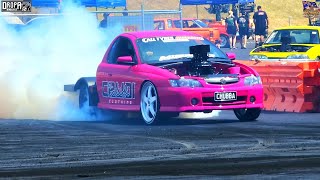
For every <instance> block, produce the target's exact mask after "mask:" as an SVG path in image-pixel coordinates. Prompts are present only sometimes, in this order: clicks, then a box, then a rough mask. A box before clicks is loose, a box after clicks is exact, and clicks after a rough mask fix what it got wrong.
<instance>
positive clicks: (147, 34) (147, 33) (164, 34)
mask: <svg viewBox="0 0 320 180" xmlns="http://www.w3.org/2000/svg"><path fill="white" fill-rule="evenodd" d="M125 34H126V35H131V36H134V37H135V38H137V39H138V38H150V37H167V36H197V37H200V35H198V34H194V33H191V32H187V31H180V30H177V31H161V30H160V31H159V30H153V31H135V32H126V33H123V34H122V35H125Z"/></svg>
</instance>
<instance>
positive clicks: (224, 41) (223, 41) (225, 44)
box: [220, 34, 229, 48]
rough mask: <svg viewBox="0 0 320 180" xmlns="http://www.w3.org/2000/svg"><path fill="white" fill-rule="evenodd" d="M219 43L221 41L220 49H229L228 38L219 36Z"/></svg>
mask: <svg viewBox="0 0 320 180" xmlns="http://www.w3.org/2000/svg"><path fill="white" fill-rule="evenodd" d="M220 41H221V44H220V47H222V48H228V47H229V37H228V36H226V35H224V34H222V35H220Z"/></svg>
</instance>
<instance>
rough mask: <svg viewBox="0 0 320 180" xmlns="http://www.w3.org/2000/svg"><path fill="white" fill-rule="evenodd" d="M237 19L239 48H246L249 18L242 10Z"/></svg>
mask: <svg viewBox="0 0 320 180" xmlns="http://www.w3.org/2000/svg"><path fill="white" fill-rule="evenodd" d="M241 14H242V15H241V16H240V17H239V19H238V21H237V22H238V26H239V36H240V44H241V49H246V48H247V35H248V34H249V23H250V22H249V19H248V16H247V13H246V12H242V13H241Z"/></svg>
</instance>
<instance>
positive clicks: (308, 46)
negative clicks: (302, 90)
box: [250, 26, 320, 60]
mask: <svg viewBox="0 0 320 180" xmlns="http://www.w3.org/2000/svg"><path fill="white" fill-rule="evenodd" d="M319 34H320V26H288V27H283V28H278V29H276V30H274V31H273V32H272V33H271V34H270V35H269V36H268V38H267V39H266V40H265V41H264V43H263V44H262V45H261V46H259V47H257V48H255V49H253V50H252V51H251V52H250V59H251V60H257V59H258V60H264V59H309V60H320V37H319Z"/></svg>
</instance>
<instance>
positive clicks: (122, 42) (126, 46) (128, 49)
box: [108, 37, 137, 64]
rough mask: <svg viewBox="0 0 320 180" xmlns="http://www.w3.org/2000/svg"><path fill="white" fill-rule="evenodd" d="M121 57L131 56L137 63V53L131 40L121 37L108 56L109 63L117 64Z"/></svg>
mask: <svg viewBox="0 0 320 180" xmlns="http://www.w3.org/2000/svg"><path fill="white" fill-rule="evenodd" d="M120 56H131V57H132V59H133V61H135V62H137V57H136V53H135V50H134V47H133V44H132V42H131V40H130V39H128V38H125V37H119V38H118V39H117V40H116V41H115V43H114V44H113V45H112V48H111V50H110V52H109V55H108V63H109V64H117V59H118V57H120Z"/></svg>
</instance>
